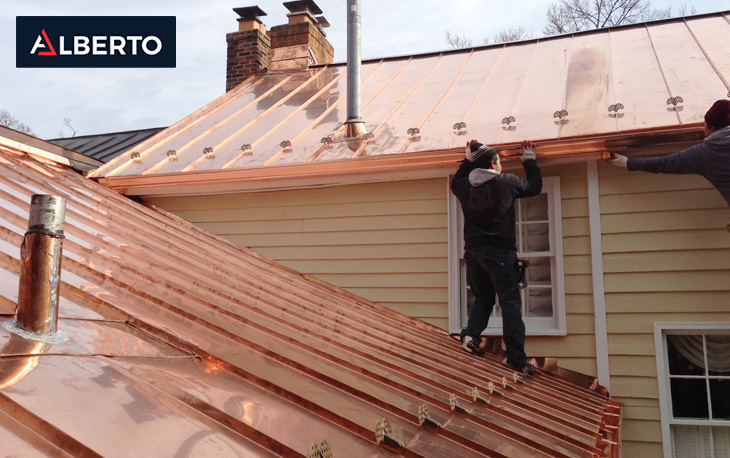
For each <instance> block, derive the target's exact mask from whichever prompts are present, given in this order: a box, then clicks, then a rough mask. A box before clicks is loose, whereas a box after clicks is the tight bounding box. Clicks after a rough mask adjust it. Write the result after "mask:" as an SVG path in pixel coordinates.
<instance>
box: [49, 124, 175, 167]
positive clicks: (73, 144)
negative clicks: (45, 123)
mask: <svg viewBox="0 0 730 458" xmlns="http://www.w3.org/2000/svg"><path fill="white" fill-rule="evenodd" d="M163 129H164V127H152V128H149V129H139V130H128V131H125V132H113V133H108V134H98V135H83V136H79V137H69V138H52V139H49V140H48V141H49V142H51V143H55V144H56V145H58V146H62V147H64V148H67V149H70V150H74V151H77V152H79V153H82V154H85V155H87V156H90V157H93V158H95V159H98V160H100V161H102V162H108V161H110V160H112V159H114V158H115V157H117V156H119V155H120V154H122V153H123V152H125V151H127V150H128V149H129V148H132V147H133V146H134V145H137V144H139V143H141V142H143V141H145V140H146V139H148V138H150V137H151V136H153V135H155V134H156V133H158V132H160V131H161V130H163Z"/></svg>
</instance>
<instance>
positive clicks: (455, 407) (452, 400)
mask: <svg viewBox="0 0 730 458" xmlns="http://www.w3.org/2000/svg"><path fill="white" fill-rule="evenodd" d="M449 406H450V407H451V411H452V412H459V413H461V414H464V415H468V414H469V411H468V410H467V409H466V408H465V407H462V406H460V405H459V401H458V400H457V399H456V395H455V394H453V393H452V394H450V395H449Z"/></svg>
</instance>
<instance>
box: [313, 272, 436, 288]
mask: <svg viewBox="0 0 730 458" xmlns="http://www.w3.org/2000/svg"><path fill="white" fill-rule="evenodd" d="M317 277H318V278H321V279H322V280H324V281H326V282H330V283H333V284H335V285H337V286H341V287H343V288H368V287H374V288H384V287H388V286H391V285H398V286H399V287H400V288H448V287H449V276H448V275H447V274H446V273H437V274H433V273H418V274H412V273H408V274H398V273H396V274H319V275H317Z"/></svg>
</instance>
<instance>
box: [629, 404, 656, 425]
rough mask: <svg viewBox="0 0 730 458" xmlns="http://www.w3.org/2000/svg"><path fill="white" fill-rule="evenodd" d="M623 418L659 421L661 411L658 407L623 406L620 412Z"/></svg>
mask: <svg viewBox="0 0 730 458" xmlns="http://www.w3.org/2000/svg"><path fill="white" fill-rule="evenodd" d="M622 414H623V417H624V418H625V419H631V420H644V421H656V422H659V421H661V413H660V412H659V407H634V406H624V411H623V412H622Z"/></svg>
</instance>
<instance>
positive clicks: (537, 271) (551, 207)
mask: <svg viewBox="0 0 730 458" xmlns="http://www.w3.org/2000/svg"><path fill="white" fill-rule="evenodd" d="M449 195H450V200H449V240H450V243H449V249H450V253H449V258H450V298H449V311H450V313H449V330H450V332H452V333H458V332H459V331H460V330H461V328H463V327H465V326H466V322H467V318H468V315H469V313H470V311H471V307H472V304H473V301H474V297H473V295H472V294H471V291H470V289H469V286H468V285H467V281H466V263H465V262H464V238H463V237H464V219H463V218H464V215H463V213H462V211H461V206H460V204H459V201H458V199H457V198H456V197H455V196H454V195H453V194H452V193H451V192H449ZM560 215H561V212H560V180H559V178H558V177H546V178H543V188H542V193H541V194H539V195H537V196H535V197H530V198H527V199H517V200H516V201H515V224H516V227H515V235H516V236H517V254H518V256H519V257H520V258H526V259H529V260H530V267H529V268H528V269H527V282H528V284H529V286H528V287H527V288H526V289H524V290H522V316H523V320H524V322H525V327H526V328H527V334H528V335H564V334H565V332H566V325H565V292H564V279H563V238H562V224H561V216H560ZM501 333H502V318H501V314H500V310H499V302H498V303H497V306H496V307H495V308H494V312H493V313H492V316H491V318H490V319H489V327H488V328H487V330H486V331H485V332H484V334H485V335H490V334H501Z"/></svg>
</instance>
